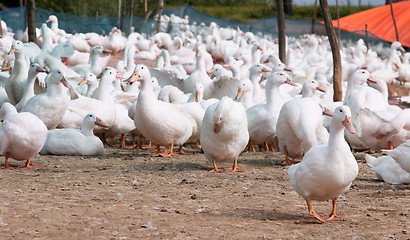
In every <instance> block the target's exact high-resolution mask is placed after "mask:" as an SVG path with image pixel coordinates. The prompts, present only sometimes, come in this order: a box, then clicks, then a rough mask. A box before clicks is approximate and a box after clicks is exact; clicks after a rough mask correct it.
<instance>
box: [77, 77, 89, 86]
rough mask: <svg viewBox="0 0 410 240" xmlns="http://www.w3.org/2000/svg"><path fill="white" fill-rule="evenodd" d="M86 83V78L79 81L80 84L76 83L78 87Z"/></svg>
mask: <svg viewBox="0 0 410 240" xmlns="http://www.w3.org/2000/svg"><path fill="white" fill-rule="evenodd" d="M87 83H88V79H87V77H84V78H83V80H81V82H79V83H78V86H80V85H84V84H87Z"/></svg>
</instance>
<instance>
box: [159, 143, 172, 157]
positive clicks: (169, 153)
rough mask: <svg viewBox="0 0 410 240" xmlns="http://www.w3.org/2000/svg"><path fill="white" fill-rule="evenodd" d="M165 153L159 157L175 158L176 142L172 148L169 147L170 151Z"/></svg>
mask: <svg viewBox="0 0 410 240" xmlns="http://www.w3.org/2000/svg"><path fill="white" fill-rule="evenodd" d="M167 152H168V153H167ZM165 153H166V154H163V153H160V154H159V155H160V156H161V157H174V142H172V143H171V146H170V147H169V150H168V151H167V150H166V151H165Z"/></svg>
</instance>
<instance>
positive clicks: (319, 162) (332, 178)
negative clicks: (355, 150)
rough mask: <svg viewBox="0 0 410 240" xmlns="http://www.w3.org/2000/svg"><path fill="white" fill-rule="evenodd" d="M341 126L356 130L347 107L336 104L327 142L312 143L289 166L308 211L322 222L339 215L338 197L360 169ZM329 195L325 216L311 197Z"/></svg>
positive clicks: (323, 199)
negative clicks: (299, 160)
mask: <svg viewBox="0 0 410 240" xmlns="http://www.w3.org/2000/svg"><path fill="white" fill-rule="evenodd" d="M344 128H346V129H347V130H348V131H349V132H351V133H354V132H355V130H354V127H353V125H352V122H351V112H350V109H349V107H347V106H339V107H337V108H336V109H335V112H334V113H333V119H332V123H331V126H330V131H329V144H328V145H317V146H313V147H312V148H310V149H309V151H307V153H306V154H305V156H304V157H303V159H302V161H301V162H300V163H298V164H296V165H292V166H290V167H289V169H288V174H289V178H290V180H289V183H290V185H291V186H293V187H294V188H295V190H296V192H297V193H298V194H299V195H300V196H301V197H303V198H304V199H305V201H306V204H307V206H308V209H309V214H310V215H312V216H314V217H315V218H316V219H318V220H319V221H320V222H322V223H323V222H325V221H329V220H339V219H340V218H339V217H338V216H336V203H337V199H338V197H339V196H340V195H341V194H343V193H344V192H345V191H347V190H348V189H349V187H350V185H351V183H352V181H353V180H354V179H355V178H356V176H357V174H358V171H359V168H358V165H357V161H356V159H355V158H354V156H353V154H352V152H351V151H350V147H349V145H348V144H347V143H346V141H345V139H344V134H343V131H344ZM329 199H332V203H333V208H332V212H331V214H330V216H329V217H328V218H324V217H321V216H319V215H318V214H317V213H315V211H314V210H313V206H312V202H311V201H312V200H316V201H326V200H329Z"/></svg>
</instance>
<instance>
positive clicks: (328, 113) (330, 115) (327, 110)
mask: <svg viewBox="0 0 410 240" xmlns="http://www.w3.org/2000/svg"><path fill="white" fill-rule="evenodd" d="M322 114H323V115H325V116H329V117H333V112H332V111H330V109H329V108H327V107H323V111H322Z"/></svg>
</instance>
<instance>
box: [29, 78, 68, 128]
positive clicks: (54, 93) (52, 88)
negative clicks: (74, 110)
mask: <svg viewBox="0 0 410 240" xmlns="http://www.w3.org/2000/svg"><path fill="white" fill-rule="evenodd" d="M70 87H71V86H70V85H69V83H68V82H67V80H66V78H65V75H64V73H63V71H62V70H54V71H53V72H52V73H51V74H50V76H49V78H48V82H47V91H46V92H45V93H42V94H39V95H36V96H34V97H32V98H30V99H29V100H28V101H27V103H26V105H24V107H23V108H22V109H21V112H31V113H33V114H34V115H36V116H37V117H39V118H40V119H41V120H42V121H43V122H44V124H45V125H46V127H47V128H48V129H52V128H55V127H56V126H57V125H58V123H59V122H60V120H61V118H62V117H63V115H64V112H65V111H66V109H67V105H68V101H69V97H68V95H67V90H66V89H65V88H70Z"/></svg>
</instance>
